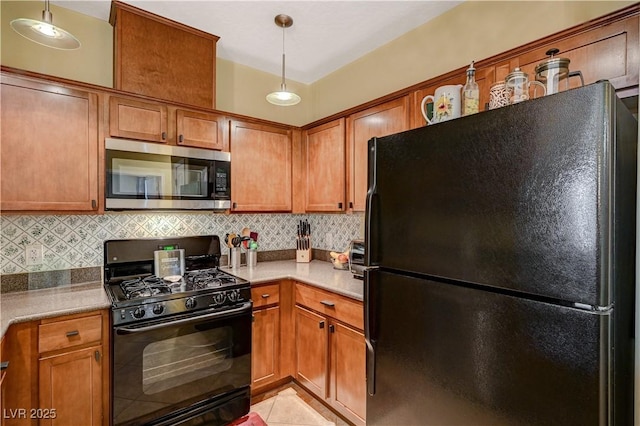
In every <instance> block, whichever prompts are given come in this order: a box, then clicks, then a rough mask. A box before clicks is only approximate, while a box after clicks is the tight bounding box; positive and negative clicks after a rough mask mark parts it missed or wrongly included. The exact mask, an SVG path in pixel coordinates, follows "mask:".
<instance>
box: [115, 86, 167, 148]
mask: <svg viewBox="0 0 640 426" xmlns="http://www.w3.org/2000/svg"><path fill="white" fill-rule="evenodd" d="M109 134H110V135H111V136H114V137H118V138H129V139H139V140H143V141H149V142H162V143H166V142H167V107H166V106H165V105H162V104H157V103H153V102H142V101H138V100H136V99H126V98H117V97H111V99H109Z"/></svg>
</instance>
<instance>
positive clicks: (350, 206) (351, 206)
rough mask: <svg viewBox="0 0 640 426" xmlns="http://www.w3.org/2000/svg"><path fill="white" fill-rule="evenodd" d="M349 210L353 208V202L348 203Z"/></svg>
mask: <svg viewBox="0 0 640 426" xmlns="http://www.w3.org/2000/svg"><path fill="white" fill-rule="evenodd" d="M349 208H350V209H352V208H353V201H349Z"/></svg>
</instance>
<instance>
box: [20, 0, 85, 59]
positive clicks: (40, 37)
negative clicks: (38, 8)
mask: <svg viewBox="0 0 640 426" xmlns="http://www.w3.org/2000/svg"><path fill="white" fill-rule="evenodd" d="M11 28H13V29H14V30H15V31H16V32H17V33H18V34H20V35H21V36H23V37H26V38H28V39H29V40H31V41H34V42H36V43H38V44H41V45H43V46H47V47H53V48H54V49H62V50H73V49H77V48H79V47H80V42H79V41H78V39H77V38H75V37H74V36H73V35H72V34H71V33H69V32H67V31H65V30H63V29H62V28H60V27H56V26H55V25H53V14H51V11H50V10H49V0H45V2H44V10H43V11H42V21H38V20H35V19H29V18H18V19H14V20H13V21H11Z"/></svg>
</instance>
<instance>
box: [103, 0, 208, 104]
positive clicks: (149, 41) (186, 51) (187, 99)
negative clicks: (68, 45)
mask: <svg viewBox="0 0 640 426" xmlns="http://www.w3.org/2000/svg"><path fill="white" fill-rule="evenodd" d="M110 22H111V24H112V25H113V27H114V52H113V53H114V61H113V62H114V80H115V82H114V87H115V88H116V89H118V90H123V91H126V92H132V93H136V94H140V95H146V96H150V97H153V98H158V99H165V100H167V101H171V102H177V103H181V104H186V105H194V106H198V107H202V108H210V109H213V108H215V101H216V92H215V88H216V43H217V41H218V37H217V36H215V35H212V34H208V33H205V32H203V31H199V30H196V29H195V28H191V27H188V26H186V25H183V24H180V23H178V22H174V21H171V20H169V19H166V18H163V17H160V16H157V15H154V14H152V13H149V12H145V11H143V10H141V9H138V8H135V7H133V6H130V5H127V4H124V3H121V2H118V1H114V2H113V3H112V9H111V18H110Z"/></svg>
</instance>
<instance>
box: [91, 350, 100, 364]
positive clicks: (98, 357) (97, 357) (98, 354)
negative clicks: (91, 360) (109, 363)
mask: <svg viewBox="0 0 640 426" xmlns="http://www.w3.org/2000/svg"><path fill="white" fill-rule="evenodd" d="M93 356H94V357H95V358H96V361H98V362H100V359H101V358H102V354H101V353H100V351H95V352H94V353H93Z"/></svg>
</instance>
